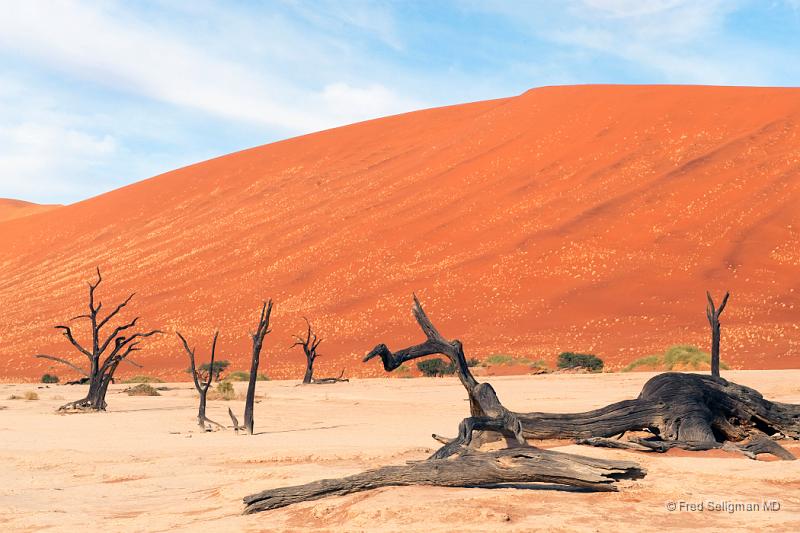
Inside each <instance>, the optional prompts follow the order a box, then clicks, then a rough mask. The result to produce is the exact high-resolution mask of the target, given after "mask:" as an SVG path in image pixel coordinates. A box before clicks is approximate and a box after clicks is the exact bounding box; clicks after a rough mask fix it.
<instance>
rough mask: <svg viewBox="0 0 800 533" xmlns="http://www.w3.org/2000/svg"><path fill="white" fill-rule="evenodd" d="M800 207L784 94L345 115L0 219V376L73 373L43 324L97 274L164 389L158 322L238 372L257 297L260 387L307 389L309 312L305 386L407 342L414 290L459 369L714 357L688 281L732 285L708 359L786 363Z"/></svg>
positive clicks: (551, 98) (508, 101)
mask: <svg viewBox="0 0 800 533" xmlns="http://www.w3.org/2000/svg"><path fill="white" fill-rule="evenodd" d="M798 200H800V89H782V88H723V87H672V86H658V87H652V86H579V87H547V88H541V89H536V90H532V91H529V92H527V93H525V94H523V95H521V96H518V97H514V98H505V99H500V100H493V101H487V102H478V103H473V104H466V105H459V106H453V107H445V108H440V109H431V110H426V111H420V112H415V113H409V114H405V115H400V116H394V117H389V118H384V119H380V120H373V121H369V122H365V123H360V124H355V125H352V126H347V127H343V128H338V129H334V130H329V131H324V132H321V133H316V134H313V135H307V136H303V137H298V138H294V139H289V140H286V141H282V142H278V143H274V144H270V145H267V146H262V147H259V148H254V149H251V150H246V151H243V152H239V153H235V154H231V155H228V156H225V157H221V158H218V159H214V160H211V161H206V162H204V163H200V164H197V165H193V166H190V167H186V168H182V169H179V170H176V171H173V172H169V173H167V174H163V175H161V176H157V177H155V178H152V179H149V180H145V181H142V182H140V183H136V184H134V185H131V186H128V187H124V188H122V189H119V190H116V191H113V192H110V193H108V194H104V195H102V196H99V197H97V198H92V199H90V200H86V201H84V202H80V203H78V204H74V205H70V206H66V207H62V208H60V209H57V210H54V211H51V212H48V213H43V214H40V215H37V216H35V217H27V218H24V219H16V220H9V221H6V222H3V223H2V224H0V242H2V248H1V250H0V264H2V281H1V282H0V301H2V306H0V323H1V324H2V330H0V335H1V336H2V338H0V358H2V360H3V361H4V362H5V364H4V365H2V367H0V378H4V379H9V378H20V377H37V376H39V375H41V374H42V373H43V372H44V371H45V370H47V369H48V368H49V367H50V365H49V364H48V363H46V362H44V361H39V360H34V359H33V358H32V355H33V354H35V353H40V352H45V353H53V354H59V355H67V354H68V355H70V356H72V357H74V360H76V361H79V360H80V357H78V356H75V355H73V352H72V350H71V349H70V347H69V345H68V343H67V341H66V340H65V339H63V338H62V337H61V336H60V335H59V334H58V332H56V330H54V329H52V326H53V325H54V324H57V323H63V321H64V320H66V319H68V318H69V317H71V316H74V315H76V314H78V313H81V312H83V307H84V306H85V304H86V290H85V288H86V285H85V281H86V280H89V279H91V277H92V275H93V270H94V267H95V265H100V267H101V268H102V270H103V273H104V275H105V278H106V280H107V281H106V282H105V283H104V285H103V286H102V290H101V292H100V296H101V299H102V300H103V301H105V302H106V304H107V306H110V304H112V303H116V301H118V300H120V299H121V298H123V297H124V296H125V295H126V294H127V292H128V291H133V290H135V291H137V296H136V298H135V300H134V302H133V303H132V305H131V306H130V307H131V310H132V311H135V312H136V313H137V314H141V316H142V317H143V321H142V322H143V324H145V325H146V326H157V327H160V328H162V329H164V330H165V331H167V332H168V334H166V335H164V336H162V337H160V338H158V339H156V340H153V341H152V342H149V343H147V346H146V348H145V349H144V351H142V352H141V353H139V354H137V355H138V360H139V361H140V362H141V363H143V364H145V365H146V369H145V370H144V371H142V372H146V373H150V374H156V375H162V376H164V377H171V376H172V377H177V376H181V375H183V376H185V374H182V370H183V369H184V368H185V367H186V366H187V361H186V357H185V355H184V353H183V352H182V351H181V349H180V346H179V343H178V341H177V339H176V338H175V336H174V333H173V332H174V331H175V330H176V329H179V330H180V331H182V332H183V333H184V334H186V335H187V336H188V337H189V339H190V340H191V341H192V343H193V344H196V345H198V347H199V353H200V354H203V356H205V354H206V353H207V349H208V344H209V343H210V340H211V336H212V334H213V331H214V329H215V328H219V329H220V330H221V338H220V350H219V351H220V352H221V353H220V355H219V357H221V358H227V359H231V360H232V361H233V362H234V364H233V367H236V368H240V369H241V368H246V367H247V364H248V363H247V362H248V360H249V355H248V352H249V343H250V340H249V336H248V334H249V332H250V331H251V330H252V328H253V327H254V324H255V322H256V320H257V317H258V311H259V308H260V304H261V300H262V299H263V298H267V297H272V298H273V299H274V300H275V302H276V308H275V312H274V320H273V324H272V330H273V331H272V333H271V334H270V335H269V336H268V337H267V341H266V343H265V352H264V353H265V356H263V357H262V361H265V363H264V365H265V371H266V372H267V373H268V374H270V375H271V376H273V377H278V378H281V377H295V378H299V377H301V376H302V371H303V368H302V367H303V363H302V354H301V352H300V351H299V350H298V349H297V348H294V349H290V348H289V347H290V345H291V343H292V340H291V335H292V334H294V333H298V332H300V331H301V330H302V327H303V322H302V318H301V317H302V316H304V315H305V316H308V317H309V318H310V319H311V321H312V323H313V324H314V325H315V326H316V327H317V329H318V331H319V333H320V334H321V335H322V336H323V337H324V338H325V341H324V342H323V344H322V346H321V348H320V351H321V352H322V354H323V356H322V357H321V358H320V359H319V361H318V368H319V370H318V372H317V373H318V374H332V373H334V372H336V373H338V371H339V369H340V368H342V367H345V368H346V369H347V373H348V374H349V375H361V376H368V375H379V374H382V373H383V370H382V368H380V365H379V364H377V363H375V362H372V363H371V364H369V365H363V364H361V363H360V358H361V356H362V355H363V354H364V353H365V352H366V351H368V350H369V349H371V348H372V346H374V345H375V344H376V343H378V342H385V343H387V344H388V345H389V347H390V348H399V347H403V346H407V345H409V344H410V343H414V342H416V341H418V340H420V339H421V333H420V331H419V330H418V328H417V326H416V325H415V324H414V321H413V318H412V316H411V312H410V306H411V293H412V291H415V292H416V293H417V294H418V295H419V297H420V299H421V300H422V302H423V305H424V306H425V307H426V309H427V311H428V313H429V315H430V316H431V317H432V318H433V320H434V321H435V323H436V324H437V326H438V327H439V328H440V330H441V331H442V332H443V333H444V334H445V335H446V336H448V337H450V338H459V339H461V340H462V341H463V343H464V345H465V348H466V352H467V355H468V357H479V358H481V357H485V356H487V355H489V354H492V353H512V354H516V355H519V356H526V357H528V358H531V359H539V358H545V359H548V360H550V361H553V360H554V359H555V356H556V354H557V353H559V352H560V351H563V350H575V351H585V352H592V353H596V354H598V355H600V356H601V357H603V358H604V359H605V360H606V361H607V363H609V364H610V366H612V367H613V366H619V365H620V364H623V363H626V362H628V361H630V360H632V359H634V358H637V357H640V356H642V355H646V354H648V353H653V352H656V351H660V350H663V349H664V348H665V347H666V346H668V345H671V344H675V343H692V344H696V345H700V346H706V345H707V343H708V339H709V334H708V326H707V323H706V318H705V309H704V306H705V290H706V289H710V290H711V291H712V292H713V293H714V294H715V295H716V296H717V297H718V298H719V297H720V296H721V295H722V293H723V292H724V291H725V290H726V289H730V290H731V292H732V296H731V300H730V302H729V304H728V309H727V310H726V311H725V313H724V314H723V317H722V318H723V320H722V323H723V341H722V342H723V344H722V346H723V360H725V361H727V362H728V363H729V364H731V365H732V366H735V367H744V368H788V367H795V368H796V367H798V366H800V329H799V328H800V324H798V322H799V321H798V318H799V317H800V290H798V288H799V287H800V268H798V267H800V239H799V238H798V235H800V209H798V205H800V204H799V203H798ZM125 371H126V372H130V371H135V372H137V373H141V372H140V371H137V370H136V369H132V368H126V370H125ZM62 373H63V374H66V373H67V372H66V371H64V372H62Z"/></svg>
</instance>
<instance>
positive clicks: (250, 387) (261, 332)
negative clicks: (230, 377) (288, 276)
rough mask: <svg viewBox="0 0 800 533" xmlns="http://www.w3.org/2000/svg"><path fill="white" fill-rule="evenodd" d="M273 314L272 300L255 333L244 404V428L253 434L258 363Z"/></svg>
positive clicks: (264, 306)
mask: <svg viewBox="0 0 800 533" xmlns="http://www.w3.org/2000/svg"><path fill="white" fill-rule="evenodd" d="M271 313H272V300H268V301H266V302H264V305H263V306H262V307H261V316H260V317H259V319H258V328H256V332H255V333H253V335H252V338H253V356H252V359H251V361H250V382H249V383H248V384H247V396H246V397H245V404H244V427H245V428H246V429H247V433H248V434H250V435H252V434H253V404H254V403H255V397H256V378H257V377H258V363H259V358H260V356H261V346H262V345H263V344H264V337H265V336H266V334H267V333H269V332H270V330H269V317H270V314H271Z"/></svg>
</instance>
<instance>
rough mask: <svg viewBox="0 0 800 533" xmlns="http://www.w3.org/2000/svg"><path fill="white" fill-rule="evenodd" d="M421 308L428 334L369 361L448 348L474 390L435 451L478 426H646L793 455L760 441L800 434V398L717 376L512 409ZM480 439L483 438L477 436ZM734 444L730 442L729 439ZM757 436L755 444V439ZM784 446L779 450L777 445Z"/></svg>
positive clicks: (694, 443)
mask: <svg viewBox="0 0 800 533" xmlns="http://www.w3.org/2000/svg"><path fill="white" fill-rule="evenodd" d="M413 310H414V315H415V317H416V319H417V322H418V323H419V325H420V327H421V328H422V331H423V332H424V333H425V335H426V337H427V340H425V342H423V343H421V344H417V345H415V346H411V347H409V348H403V349H402V350H398V351H396V352H391V351H390V350H389V349H388V348H387V347H386V345H384V344H379V345H378V346H376V347H375V348H373V350H372V351H371V352H370V353H369V354H367V356H366V357H365V358H364V361H369V360H370V359H372V358H374V357H380V358H381V360H382V361H383V367H384V369H385V370H386V371H387V372H391V371H392V370H394V369H396V368H398V367H399V366H400V365H402V364H403V363H404V362H406V361H411V360H413V359H417V358H420V357H425V356H426V355H432V354H442V355H445V356H447V357H448V358H449V359H450V360H451V361H452V362H453V364H454V366H455V368H456V372H457V374H458V377H459V379H460V380H461V383H462V384H463V385H464V388H465V389H466V391H467V396H468V398H469V404H470V415H471V416H470V417H469V418H467V419H465V420H464V422H462V424H461V428H460V431H459V436H458V437H456V438H455V439H445V438H443V437H436V438H437V440H440V441H442V442H446V443H447V444H446V445H445V446H444V447H443V448H442V449H440V450H439V451H438V452H436V454H434V457H440V458H441V457H447V456H449V455H452V454H453V453H455V452H456V451H457V450H459V449H460V448H461V447H462V446H464V445H468V444H470V443H471V442H473V439H472V437H471V435H472V432H473V431H478V433H477V436H479V437H481V438H483V437H484V436H485V435H484V433H485V432H492V433H494V434H495V435H496V434H497V433H499V434H502V435H503V436H505V437H507V438H510V439H514V440H516V441H520V440H522V439H553V438H570V439H576V440H578V441H580V442H582V443H585V444H594V445H598V441H597V439H598V438H599V439H605V438H608V437H612V436H616V435H621V434H624V433H625V432H627V431H641V430H646V431H649V432H650V433H652V434H653V438H652V439H649V441H648V444H650V446H649V447H648V449H650V450H652V451H665V450H666V449H667V448H668V447H678V448H685V449H708V448H721V447H723V446H727V448H729V449H731V448H736V449H738V450H740V451H742V452H743V453H745V455H748V456H753V455H755V454H758V453H773V454H775V455H777V456H779V457H781V458H787V459H788V458H791V457H792V455H791V453H789V452H788V451H787V450H785V449H783V448H782V447H781V446H780V445H779V444H778V443H777V442H774V440H773V441H772V442H773V444H774V446H764V445H759V444H758V443H759V442H764V437H770V438H771V439H777V438H781V437H786V438H791V439H800V405H793V404H786V403H779V402H771V401H769V400H766V399H764V397H763V396H762V395H761V394H759V392H758V391H756V390H754V389H751V388H749V387H745V386H742V385H737V384H736V383H731V382H729V381H726V380H724V379H722V378H719V377H715V376H702V375H697V374H682V373H677V372H668V373H664V374H660V375H658V376H655V377H654V378H652V379H650V380H649V381H648V382H647V383H646V384H645V385H644V387H643V389H642V392H641V394H640V395H639V397H638V398H636V399H634V400H623V401H621V402H617V403H613V404H611V405H608V406H606V407H602V408H600V409H596V410H594V411H588V412H585V413H569V414H565V413H537V412H533V413H515V412H512V411H509V410H508V409H506V408H505V407H504V406H503V405H502V404H501V403H500V400H499V399H498V397H497V394H496V393H495V391H494V389H493V388H492V386H491V385H489V384H488V383H478V382H477V381H476V380H475V378H474V377H473V376H472V373H471V372H470V370H469V368H468V367H467V363H466V359H465V357H464V351H463V347H462V345H461V342H460V341H458V340H453V341H449V340H447V339H445V338H444V337H442V335H441V334H440V333H439V332H438V331H437V330H436V328H435V327H434V326H433V324H432V323H431V321H430V319H428V317H427V315H426V314H425V312H424V311H423V310H422V306H421V305H420V303H419V301H418V300H417V298H416V296H415V297H414V307H413ZM478 442H480V440H478ZM726 443H727V445H726ZM754 443H755V444H754ZM779 449H780V451H778V450H779Z"/></svg>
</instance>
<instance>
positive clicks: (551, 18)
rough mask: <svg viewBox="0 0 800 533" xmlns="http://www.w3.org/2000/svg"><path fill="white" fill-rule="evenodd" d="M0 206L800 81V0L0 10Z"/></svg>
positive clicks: (173, 0) (10, 5)
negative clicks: (527, 96) (554, 108)
mask: <svg viewBox="0 0 800 533" xmlns="http://www.w3.org/2000/svg"><path fill="white" fill-rule="evenodd" d="M2 15H3V16H2V17H0V197H11V198H20V199H25V200H30V201H35V202H42V203H71V202H75V201H79V200H82V199H85V198H88V197H91V196H94V195H97V194H100V193H103V192H105V191H108V190H111V189H115V188H117V187H120V186H122V185H125V184H128V183H131V182H134V181H138V180H140V179H144V178H147V177H150V176H152V175H155V174H159V173H161V172H165V171H168V170H171V169H174V168H178V167H181V166H184V165H187V164H190V163H194V162H197V161H201V160H204V159H208V158H211V157H215V156H217V155H222V154H226V153H229V152H232V151H236V150H240V149H243V148H247V147H251V146H256V145H260V144H264V143H268V142H271V141H275V140H279V139H283V138H286V137H291V136H294V135H298V134H302V133H307V132H311V131H316V130H320V129H324V128H329V127H332V126H337V125H342V124H347V123H351V122H356V121H359V120H364V119H368V118H374V117H378V116H384V115H389V114H394V113H400V112H404V111H410V110H414V109H420V108H426V107H434V106H439V105H447V104H455V103H460V102H468V101H474V100H482V99H487V98H497V97H503V96H510V95H514V94H518V93H521V92H523V91H525V90H527V89H529V88H532V87H538V86H542V85H562V84H577V83H677V84H713V85H781V86H798V85H800V39H799V38H798V37H797V36H798V35H800V0H782V1H778V0H775V1H771V0H752V1H746V0H725V1H722V0H719V1H715V0H653V1H647V0H563V1H556V0H551V1H527V2H525V1H522V0H518V1H509V2H500V1H491V0H487V1H477V0H475V1H466V0H465V1H452V2H447V1H433V0H429V1H420V2H414V1H396V2H388V1H378V0H375V1H370V2H366V1H354V0H349V1H348V0H340V1H326V0H318V1H314V2H303V1H289V0H286V1H278V0H274V1H264V2H224V3H223V2H210V1H204V0H193V1H183V0H158V1H150V2H144V1H138V2H118V3H116V2H113V1H83V2H77V1H75V2H70V1H60V0H46V1H37V0H25V1H19V2H10V1H9V2H5V3H4V5H3V8H2Z"/></svg>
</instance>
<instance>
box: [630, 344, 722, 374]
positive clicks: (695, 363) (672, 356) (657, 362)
mask: <svg viewBox="0 0 800 533" xmlns="http://www.w3.org/2000/svg"><path fill="white" fill-rule="evenodd" d="M719 366H720V368H722V369H723V370H729V367H728V365H726V364H725V363H723V362H722V361H720V363H719ZM710 368H711V354H709V353H708V352H704V351H703V350H701V349H700V348H698V347H696V346H691V345H689V344H675V345H673V346H670V347H669V348H667V349H666V350H664V353H660V354H652V355H647V356H645V357H641V358H639V359H636V360H635V361H632V362H631V363H629V364H628V365H627V366H625V367H624V368H623V369H622V371H623V372H631V371H633V370H655V371H669V370H708V369H710Z"/></svg>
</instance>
